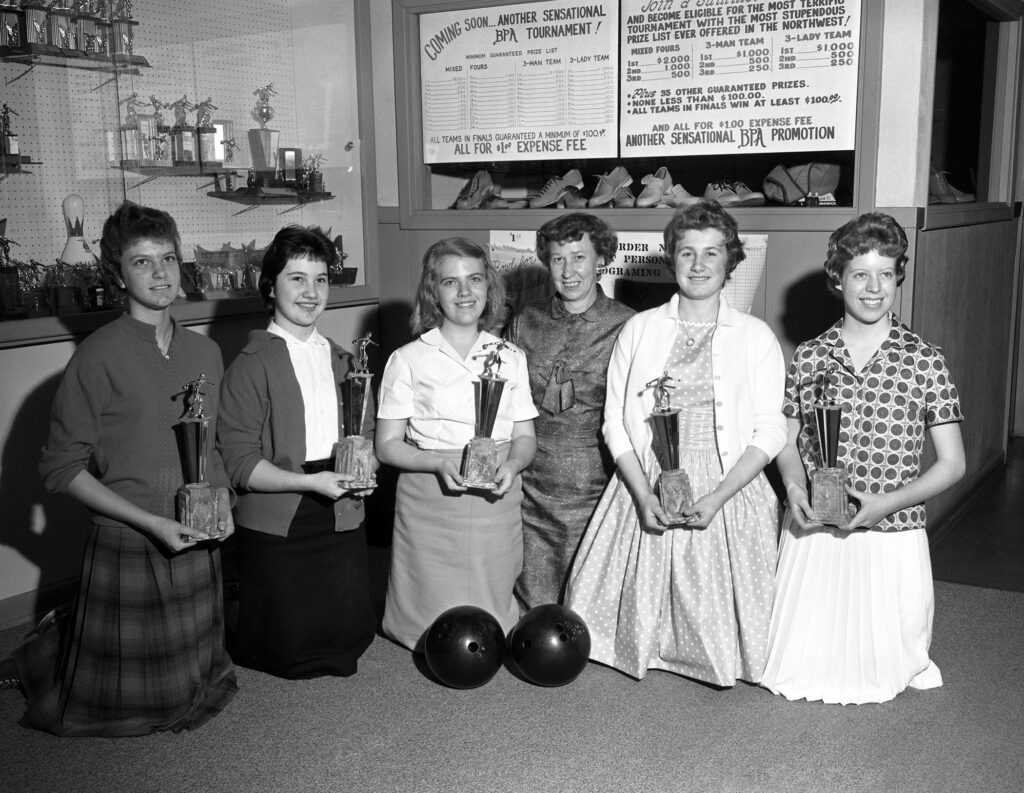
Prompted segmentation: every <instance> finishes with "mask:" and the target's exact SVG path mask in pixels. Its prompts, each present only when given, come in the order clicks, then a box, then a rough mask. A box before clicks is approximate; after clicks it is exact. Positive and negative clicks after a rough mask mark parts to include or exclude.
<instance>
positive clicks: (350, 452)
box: [334, 333, 377, 490]
mask: <svg viewBox="0 0 1024 793" xmlns="http://www.w3.org/2000/svg"><path fill="white" fill-rule="evenodd" d="M372 335H373V334H372V333H367V334H366V335H365V336H363V337H362V338H360V339H355V340H353V342H352V343H353V344H355V345H356V349H357V353H356V362H355V368H354V369H353V370H352V371H351V372H349V373H348V374H347V375H346V376H345V382H344V383H342V386H341V387H342V398H343V400H344V403H345V437H344V438H342V439H341V440H340V441H338V442H337V443H336V444H335V446H334V472H335V473H337V474H345V475H346V476H350V477H352V480H351V481H350V482H349V483H348V485H346V487H348V488H349V489H350V490H365V489H368V488H371V487H376V486H377V478H376V477H375V476H374V473H373V464H374V460H375V458H374V455H373V441H372V440H371V439H370V438H367V437H364V436H363V424H364V423H365V421H366V409H367V407H368V405H369V401H370V381H371V380H372V379H373V374H372V373H371V372H370V368H369V358H368V356H367V352H366V348H367V347H368V346H369V345H371V344H373V345H374V346H376V342H375V341H373V339H372Z"/></svg>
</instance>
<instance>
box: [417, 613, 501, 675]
mask: <svg viewBox="0 0 1024 793" xmlns="http://www.w3.org/2000/svg"><path fill="white" fill-rule="evenodd" d="M423 652H424V654H425V655H426V657H427V666H429V667H430V671H431V672H433V673H434V676H435V677H436V678H437V679H438V680H440V681H441V682H442V683H444V684H445V685H447V686H451V687H452V688H476V687H477V686H482V685H483V684H484V683H486V682H487V681H488V680H490V679H491V678H492V677H494V676H495V675H496V674H497V672H498V670H499V669H501V665H502V662H503V661H504V660H505V632H504V631H503V630H502V629H501V625H500V624H499V623H498V621H497V620H496V619H495V618H494V617H492V616H491V615H490V614H488V613H487V612H486V611H484V610H483V609H481V608H477V607H476V606H455V607H454V608H450V609H448V610H447V611H445V612H444V613H443V614H441V616H439V617H438V618H437V619H436V620H434V622H433V623H432V624H431V626H430V627H429V628H428V629H427V635H426V636H425V637H424V639H423Z"/></svg>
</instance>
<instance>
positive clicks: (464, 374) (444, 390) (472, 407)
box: [377, 328, 537, 449]
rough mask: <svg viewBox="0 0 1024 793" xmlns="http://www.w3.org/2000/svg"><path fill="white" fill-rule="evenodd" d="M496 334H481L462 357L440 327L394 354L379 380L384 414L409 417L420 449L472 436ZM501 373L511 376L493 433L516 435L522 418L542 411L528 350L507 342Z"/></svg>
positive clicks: (457, 445) (498, 437) (459, 443)
mask: <svg viewBox="0 0 1024 793" xmlns="http://www.w3.org/2000/svg"><path fill="white" fill-rule="evenodd" d="M499 341H500V339H498V337H497V336H494V335H492V334H490V333H487V332H486V331H483V332H481V333H480V335H479V337H478V338H477V340H476V344H475V345H474V346H473V349H472V350H470V353H469V355H468V356H467V357H466V358H465V359H463V358H462V356H460V355H459V354H458V353H457V352H456V351H455V349H454V348H453V347H452V346H451V345H450V344H449V343H448V342H447V341H446V340H445V338H444V336H443V335H442V334H441V331H440V330H439V329H437V328H434V329H433V330H429V331H427V332H426V333H424V334H423V335H422V336H420V337H419V338H418V339H416V340H415V341H412V342H410V343H409V344H406V345H405V346H404V347H400V348H399V349H397V350H395V352H394V353H392V354H391V357H390V358H389V359H388V363H387V366H386V367H385V368H384V376H383V377H382V378H381V385H380V407H379V408H378V411H377V417H378V418H380V419H407V420H408V422H409V423H408V427H407V428H406V439H407V440H408V441H409V442H410V443H412V444H414V445H415V446H416V447H417V448H420V449H461V448H462V447H464V446H465V445H466V444H467V443H469V441H470V440H472V438H473V435H474V429H475V417H476V396H475V389H474V386H473V383H474V382H476V381H477V380H479V379H480V374H481V373H482V372H483V365H484V359H485V357H486V356H487V354H488V352H489V350H487V349H485V348H484V345H487V344H493V343H496V342H499ZM506 345H507V346H506V348H505V349H504V350H502V351H501V367H500V371H499V374H500V376H501V377H504V378H507V382H506V383H505V386H504V388H503V390H502V394H501V401H500V402H499V403H498V415H497V419H496V421H495V423H494V430H493V431H492V433H491V437H492V438H494V440H495V441H497V442H499V443H502V442H507V441H509V440H511V438H512V428H513V425H514V424H515V423H516V422H517V421H528V420H531V419H533V418H536V416H537V409H536V408H535V407H534V405H533V399H532V398H531V396H530V379H529V373H528V371H527V367H526V355H524V354H523V351H522V350H520V349H519V348H518V347H516V346H515V345H514V344H510V343H508V342H506Z"/></svg>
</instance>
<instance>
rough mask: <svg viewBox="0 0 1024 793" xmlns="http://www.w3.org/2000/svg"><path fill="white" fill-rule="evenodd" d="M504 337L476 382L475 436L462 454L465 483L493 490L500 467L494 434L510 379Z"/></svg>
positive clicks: (469, 485)
mask: <svg viewBox="0 0 1024 793" xmlns="http://www.w3.org/2000/svg"><path fill="white" fill-rule="evenodd" d="M506 346H507V345H506V343H505V342H503V341H500V342H494V349H493V350H492V351H491V352H490V353H489V354H488V355H487V358H486V359H485V361H484V371H483V373H482V374H481V375H480V380H479V381H477V382H475V383H473V390H474V397H475V402H476V421H475V426H474V431H473V439H472V440H471V441H470V442H469V444H468V445H467V446H466V450H465V452H464V454H463V458H462V472H461V473H462V484H463V485H465V486H466V487H470V488H473V489H476V490H494V488H495V487H496V485H495V483H494V475H495V473H496V472H497V470H498V447H497V444H495V442H494V438H492V437H491V433H492V432H493V431H494V422H495V420H496V419H497V417H498V405H499V404H500V403H501V393H502V391H503V390H504V388H505V383H507V382H508V379H507V378H504V377H502V376H501V374H500V370H501V351H502V350H503V349H504V348H505V347H506Z"/></svg>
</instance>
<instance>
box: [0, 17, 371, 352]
mask: <svg viewBox="0 0 1024 793" xmlns="http://www.w3.org/2000/svg"><path fill="white" fill-rule="evenodd" d="M368 14H369V11H368V9H367V8H366V4H365V3H362V2H357V1H356V0H344V2H339V3H331V4H325V3H323V2H319V1H318V0H254V2H243V0H230V1H229V2H227V3H221V4H217V5H216V6H211V5H210V4H208V3H203V2H200V0H145V1H144V2H138V1H136V2H134V3H132V2H131V0H114V2H98V1H97V2H70V1H69V2H63V1H61V0H58V2H56V3H45V4H44V3H34V2H26V1H25V0H4V1H3V2H0V32H2V35H0V71H2V72H3V74H4V84H5V89H4V94H3V96H2V97H0V102H2V103H3V116H2V119H3V120H4V123H3V133H4V135H3V151H2V158H3V159H2V162H0V166H2V167H0V190H2V191H3V203H4V209H3V212H2V213H0V218H4V219H6V221H7V223H6V228H5V230H4V232H3V235H2V236H3V238H4V239H5V245H6V246H7V247H6V250H7V251H8V254H9V258H10V260H11V261H10V268H11V269H12V271H13V270H16V269H17V268H18V267H19V266H21V265H24V266H25V269H26V273H27V272H28V269H29V268H30V267H35V268H36V269H37V270H38V273H36V272H35V271H33V273H32V278H31V280H33V282H34V284H41V285H42V286H44V287H45V285H46V284H47V283H48V282H49V281H53V280H54V279H55V278H56V269H57V267H58V265H59V264H60V262H59V258H60V254H61V251H62V247H63V246H64V243H65V239H66V235H65V233H64V228H63V226H64V218H63V215H62V211H61V201H62V199H63V198H64V197H65V196H68V195H77V196H80V197H81V198H82V199H83V200H84V203H85V205H86V207H87V219H86V227H85V229H84V238H85V239H86V241H87V242H88V243H89V244H91V245H92V247H93V249H94V250H98V244H97V243H98V237H99V236H100V231H101V229H102V224H103V220H104V218H105V217H106V216H107V215H108V214H109V213H110V212H111V211H113V210H114V209H115V208H116V207H117V206H118V205H119V204H121V203H122V202H123V201H125V200H128V201H133V202H135V203H139V204H144V205H148V206H155V207H159V208H161V209H164V210H166V211H167V212H169V213H170V214H171V215H172V217H174V218H175V220H176V221H177V224H178V227H179V231H180V234H181V243H182V245H181V249H182V253H183V258H184V260H185V261H184V265H185V266H184V268H183V269H184V270H185V271H186V272H189V273H192V272H194V271H202V270H203V265H204V262H203V261H199V260H200V259H201V258H204V257H200V256H198V255H196V254H195V253H194V252H199V251H206V252H220V251H228V250H241V249H243V248H245V249H247V250H254V251H258V250H262V249H263V248H265V247H266V245H267V244H268V243H269V241H270V240H271V238H272V237H273V235H274V233H276V231H277V230H278V229H279V228H280V227H282V226H284V225H288V224H291V223H298V224H301V225H318V226H320V227H321V228H323V229H324V230H325V231H328V232H329V233H330V236H331V238H332V239H336V240H340V239H342V238H344V240H345V242H346V251H345V254H344V257H345V261H344V265H345V266H344V267H341V264H342V262H341V256H342V254H341V253H340V251H339V262H338V269H339V270H344V272H345V273H346V275H347V276H348V277H346V278H345V279H332V283H331V288H330V298H329V300H330V302H329V307H331V308H334V307H341V306H347V305H365V304H367V303H370V302H373V301H375V300H376V290H377V285H376V274H375V272H374V271H373V269H372V268H370V267H367V266H366V263H367V262H368V261H373V260H374V259H375V257H374V256H373V255H372V251H367V250H366V242H365V241H366V240H367V239H372V238H373V235H372V234H368V233H367V230H368V229H370V228H375V227H376V216H375V213H376V203H377V202H376V196H375V192H374V191H375V186H376V179H375V177H374V174H373V168H374V164H375V158H374V156H373V151H372V148H369V147H370V146H372V140H373V134H372V117H373V114H372V104H371V103H372V90H371V89H370V84H369V80H370V77H369V71H368V69H367V68H366V65H367V64H368V63H369V58H370V54H369V41H368V37H365V36H359V35H357V29H358V28H363V27H366V26H367V25H368V24H369V23H368ZM26 19H28V22H27V23H26V21H25V20H26ZM37 25H38V33H37ZM25 31H28V32H29V35H28V36H26V33H25ZM51 33H54V34H55V35H56V38H57V39H58V40H59V41H58V44H56V45H55V44H53V43H52V42H51ZM37 39H38V40H37ZM29 45H31V46H29ZM268 88H269V90H268ZM271 119H272V121H271ZM266 122H270V123H266ZM271 128H272V129H271ZM265 131H266V132H273V136H272V140H270V141H268V145H266V146H263V145H262V144H263V140H262V138H263V137H264V136H263V135H262V134H261V133H262V132H265ZM254 133H255V134H254ZM364 144H365V145H364ZM281 152H285V153H286V166H287V167H286V168H285V169H284V170H283V171H282V170H281V169H280V168H279V167H278V166H277V159H278V156H279V154H280V153H281ZM15 175H17V176H18V178H13V179H12V178H8V177H11V176H15ZM193 258H195V259H196V261H195V262H193V261H192V260H193ZM248 264H249V265H250V267H249V269H248V271H247V272H246V273H245V274H244V276H243V277H242V280H243V281H245V285H243V284H242V283H241V282H240V283H235V282H234V281H233V280H231V279H233V278H234V277H235V274H228V281H230V283H228V281H225V280H224V279H223V278H220V275H222V274H221V273H218V278H217V279H212V278H203V277H185V278H183V285H184V289H183V291H182V293H180V294H179V302H180V303H181V307H180V309H177V310H176V316H178V317H179V318H181V319H182V320H183V321H185V322H192V321H196V322H201V321H204V320H208V319H210V318H212V317H213V316H214V315H215V314H216V316H225V315H227V316H230V315H240V314H262V313H263V311H264V307H263V303H262V300H261V299H260V298H259V297H258V296H257V295H256V294H255V289H254V288H253V285H254V284H255V279H254V274H255V270H258V262H257V263H255V268H253V267H252V266H251V265H253V263H252V262H248ZM7 265H8V262H7V260H6V258H5V260H4V266H5V268H6V267H7ZM22 280H23V281H24V283H25V284H27V283H28V280H30V279H29V278H27V277H26V278H24V279H22ZM212 281H217V283H216V284H214V285H213V286H210V285H209V284H210V283H211V282H212ZM9 291H10V290H8V292H9ZM106 298H107V299H106V301H104V304H103V305H102V306H99V305H97V306H95V307H92V306H87V305H84V304H83V305H82V306H81V307H80V309H79V312H78V313H79V314H80V316H78V317H76V318H75V320H74V323H73V324H72V323H69V322H68V321H64V320H60V321H54V320H56V319H57V315H58V314H61V315H62V314H63V313H65V312H63V311H60V312H58V311H56V310H55V309H54V307H53V306H49V305H46V306H44V305H42V304H41V301H35V299H34V297H33V296H32V295H30V294H28V292H27V291H26V290H25V289H20V290H19V295H18V297H17V300H16V301H13V302H15V303H16V304H15V305H13V306H9V305H8V306H6V307H5V308H4V310H3V314H0V319H2V318H5V317H6V318H7V319H25V320H26V321H23V322H0V348H2V347H12V346H20V345H21V344H23V343H38V342H40V341H48V340H57V339H61V338H71V337H74V336H77V335H81V334H82V333H87V332H88V331H89V330H91V329H92V328H94V327H97V326H98V325H99V324H101V323H102V321H105V320H104V319H101V318H92V317H93V313H94V312H93V311H90V310H89V309H91V308H95V309H102V311H101V313H102V312H109V311H111V310H118V309H119V308H123V307H120V306H118V302H117V299H116V295H110V294H107V295H106ZM36 302H40V305H35V303H36ZM5 303H6V304H10V303H12V300H11V299H8V300H6V301H5ZM219 303H227V304H229V305H226V306H223V307H221V308H217V309H215V308H214V304H219ZM83 309H85V310H83Z"/></svg>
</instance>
